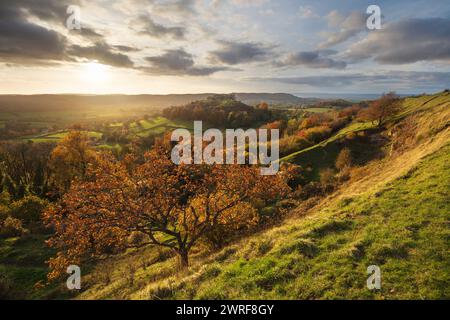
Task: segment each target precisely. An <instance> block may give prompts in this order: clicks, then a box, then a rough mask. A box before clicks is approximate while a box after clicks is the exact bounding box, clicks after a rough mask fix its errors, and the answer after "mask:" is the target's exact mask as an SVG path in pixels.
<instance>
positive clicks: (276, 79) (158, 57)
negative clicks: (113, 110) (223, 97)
mask: <svg viewBox="0 0 450 320" xmlns="http://www.w3.org/2000/svg"><path fill="white" fill-rule="evenodd" d="M370 5H377V6H378V7H379V8H380V12H381V29H369V28H368V27H367V20H368V19H371V16H372V14H371V13H367V8H368V7H369V6H370ZM69 6H71V9H72V8H75V11H71V10H70V9H69V10H68V8H69ZM74 6H75V7H74ZM74 12H75V15H74V14H73V13H74ZM78 12H79V15H78ZM74 18H76V19H74ZM370 21H373V20H370ZM77 22H79V23H80V24H79V26H80V28H77V27H78V25H77ZM68 25H69V27H68ZM74 27H75V28H74ZM0 76H1V79H2V81H1V84H0V94H39V93H86V94H109V93H124V94H140V93H147V94H170V93H205V92H207V93H213V92H214V93H228V92H286V93H294V94H298V95H306V96H308V95H310V93H312V92H314V93H354V94H361V93H374V94H379V93H382V92H388V91H396V92H397V93H403V94H405V93H408V94H411V93H417V94H419V93H423V92H436V91H440V90H443V89H446V88H448V87H450V1H448V0H421V1H419V0H408V1H403V0H396V1H381V0H371V1H363V0H336V1H330V0H323V1H322V0H321V1H317V0H315V1H300V0H278V1H271V0H229V1H225V0H1V1H0Z"/></svg>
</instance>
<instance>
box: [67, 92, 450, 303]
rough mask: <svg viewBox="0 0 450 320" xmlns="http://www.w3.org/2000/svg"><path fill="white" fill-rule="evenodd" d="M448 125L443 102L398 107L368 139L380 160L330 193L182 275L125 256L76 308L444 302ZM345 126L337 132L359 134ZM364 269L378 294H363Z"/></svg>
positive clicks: (167, 259)
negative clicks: (101, 304)
mask: <svg viewBox="0 0 450 320" xmlns="http://www.w3.org/2000/svg"><path fill="white" fill-rule="evenodd" d="M449 120H450V108H449V95H448V93H442V94H438V95H434V96H423V97H416V98H410V99H406V100H404V102H403V112H402V113H401V115H400V116H399V117H397V118H395V119H392V120H391V121H390V123H389V124H388V126H387V129H386V130H385V131H383V132H375V133H374V134H375V137H379V135H383V136H384V137H386V139H388V143H387V144H385V145H384V146H383V148H384V151H385V153H384V154H385V156H384V157H382V158H375V159H372V160H370V161H367V162H366V163H364V164H362V165H360V166H359V167H358V168H356V169H355V170H354V173H352V176H351V179H350V180H349V181H347V182H346V183H344V184H343V185H342V186H341V187H340V188H339V189H338V190H337V191H336V192H335V193H333V194H331V195H329V196H328V197H326V198H324V199H321V200H320V201H318V202H317V203H315V204H314V203H313V204H312V205H310V204H306V203H305V204H304V205H300V206H299V207H298V208H297V209H294V210H293V212H291V214H290V218H288V219H286V220H285V221H284V222H282V223H281V224H280V225H279V226H277V227H275V228H272V229H270V230H267V231H263V232H260V233H259V234H256V235H254V236H250V237H247V238H244V239H242V240H241V241H238V242H236V243H234V244H232V245H229V246H227V247H225V248H224V249H222V250H221V251H219V252H215V253H210V254H208V253H197V254H194V255H193V257H192V265H191V267H190V268H189V270H188V271H183V272H181V271H177V261H176V259H175V258H174V257H173V256H171V255H170V254H169V255H168V254H167V253H166V252H164V251H160V250H154V249H153V248H150V247H146V248H143V249H140V250H136V251H129V252H127V253H126V254H123V255H121V256H119V257H116V258H114V259H113V260H111V261H109V262H107V263H104V264H102V265H100V266H98V268H97V269H96V271H94V272H92V273H91V274H90V275H88V276H87V277H86V280H85V281H86V283H87V284H88V287H89V288H88V289H87V290H85V291H84V292H82V293H81V294H80V295H79V296H77V297H76V298H78V299H111V298H113V299H117V298H125V299H181V298H183V299H261V298H263V299H264V298H267V299H273V298H281V299H284V298H288V299H372V298H374V299H443V298H447V299H448V298H449V297H450V289H449V288H450V259H449V236H450V230H449V228H448V226H449V224H448V222H449V221H448V212H450V205H449V202H448V198H449V196H450V187H449V181H450V166H449V162H448V159H449V156H450V145H449V141H450V128H449ZM353 126H354V127H350V128H347V131H349V130H351V131H357V130H360V129H361V128H360V127H358V126H356V125H355V124H353ZM405 128H408V130H406V129H405ZM342 133H343V132H342V131H341V132H340V133H338V135H340V134H341V135H342ZM367 134H369V135H370V134H371V133H370V130H369V131H368V133H367ZM336 140H337V137H336V136H335V139H334V140H333V139H331V140H328V141H327V143H325V142H324V143H322V144H320V145H318V146H317V147H316V148H314V149H319V148H324V147H326V146H327V145H329V144H330V143H333V142H334V141H336ZM366 147H367V148H370V146H366ZM307 153H308V151H305V152H303V154H305V155H306V154H307ZM149 261H150V262H149ZM373 264H375V265H378V266H379V267H380V268H381V282H382V287H381V290H380V291H370V290H368V289H367V288H366V279H367V273H366V268H367V267H368V266H369V265H373ZM107 265H109V266H110V267H109V268H106V267H105V266H107ZM125 275H127V276H125Z"/></svg>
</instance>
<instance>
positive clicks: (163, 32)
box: [133, 15, 186, 40]
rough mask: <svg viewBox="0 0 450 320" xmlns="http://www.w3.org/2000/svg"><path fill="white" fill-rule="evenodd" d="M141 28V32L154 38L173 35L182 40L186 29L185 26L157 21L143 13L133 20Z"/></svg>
mask: <svg viewBox="0 0 450 320" xmlns="http://www.w3.org/2000/svg"><path fill="white" fill-rule="evenodd" d="M133 24H135V25H137V28H139V29H140V30H139V33H141V34H146V35H149V36H151V37H154V38H164V37H172V38H174V39H177V40H180V39H184V37H185V34H186V29H185V28H183V27H166V26H164V25H162V24H158V23H156V22H155V21H154V20H153V19H152V18H151V17H150V16H149V15H141V16H139V17H138V18H137V19H135V20H134V21H133Z"/></svg>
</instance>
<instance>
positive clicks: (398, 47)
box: [346, 18, 450, 64]
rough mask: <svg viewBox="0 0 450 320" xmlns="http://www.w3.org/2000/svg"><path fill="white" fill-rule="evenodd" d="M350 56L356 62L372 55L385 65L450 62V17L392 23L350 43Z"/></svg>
mask: <svg viewBox="0 0 450 320" xmlns="http://www.w3.org/2000/svg"><path fill="white" fill-rule="evenodd" d="M346 56H347V57H348V58H350V59H352V60H353V61H360V60H363V59H369V58H372V59H374V60H375V61H377V62H379V63H381V64H406V63H414V62H418V61H434V60H442V61H447V62H450V19H448V18H447V19H444V18H424V19H407V20H402V21H399V22H396V23H391V24H388V25H386V26H385V28H384V29H382V30H376V31H373V32H370V33H369V34H368V36H367V37H366V38H365V39H363V40H361V41H359V42H356V43H355V44H353V45H352V46H350V48H349V49H348V50H347V52H346Z"/></svg>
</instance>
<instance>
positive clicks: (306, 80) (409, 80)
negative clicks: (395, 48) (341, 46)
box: [246, 71, 450, 90]
mask: <svg viewBox="0 0 450 320" xmlns="http://www.w3.org/2000/svg"><path fill="white" fill-rule="evenodd" d="M246 80H247V81H260V82H278V83H285V84H293V85H305V86H309V87H317V88H341V89H344V90H345V88H347V87H353V86H363V87H367V88H373V87H377V86H378V87H385V88H387V89H389V88H391V89H396V88H406V89H409V90H411V89H412V88H413V89H419V90H428V89H432V90H435V89H436V88H440V89H443V85H444V84H447V83H450V72H420V71H387V72H380V73H377V74H362V73H354V74H341V75H321V76H304V77H267V78H258V77H253V78H247V79H246Z"/></svg>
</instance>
